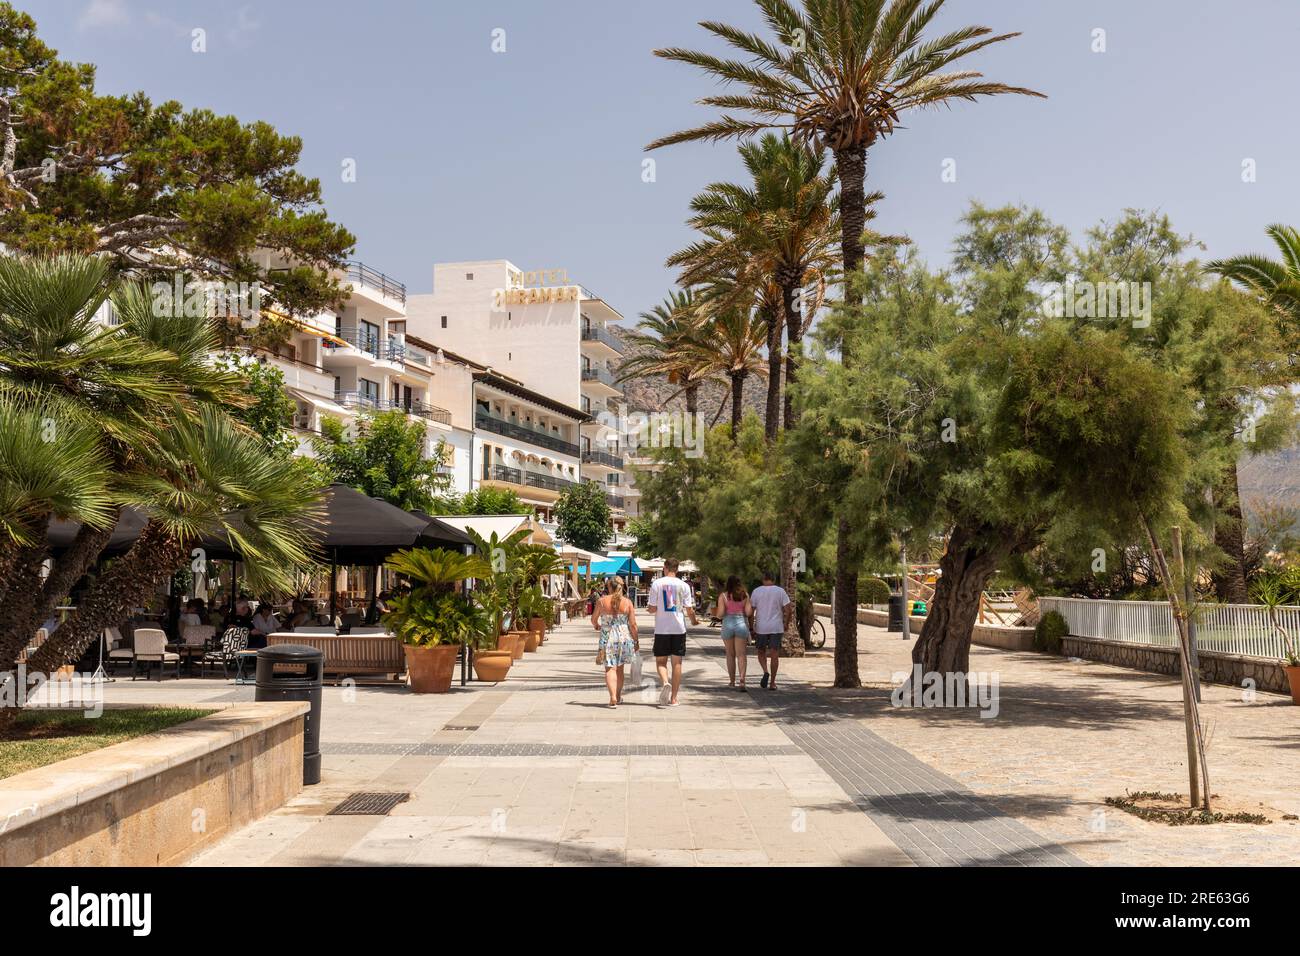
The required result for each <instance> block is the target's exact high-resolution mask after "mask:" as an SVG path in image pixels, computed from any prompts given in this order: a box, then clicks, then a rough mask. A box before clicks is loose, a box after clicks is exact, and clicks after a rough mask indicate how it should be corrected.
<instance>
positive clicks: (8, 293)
mask: <svg viewBox="0 0 1300 956" xmlns="http://www.w3.org/2000/svg"><path fill="white" fill-rule="evenodd" d="M110 291H112V285H111V281H110V276H109V272H108V267H107V265H106V264H105V263H104V262H103V261H101V260H98V259H93V258H87V257H77V256H61V257H54V258H17V257H6V258H3V259H0V400H3V401H5V402H9V403H14V404H16V405H19V406H22V407H31V408H37V409H42V410H43V414H45V415H47V416H48V419H49V423H52V424H53V426H54V428H55V430H56V433H58V434H59V435H60V436H61V437H59V438H58V439H57V441H56V446H57V448H58V450H59V452H61V453H64V454H65V466H66V467H67V468H68V469H69V470H70V473H71V472H72V471H75V470H78V469H81V468H83V467H84V461H83V458H84V456H83V455H82V454H81V452H79V451H78V444H77V441H76V440H74V439H76V436H78V435H85V434H89V435H91V436H92V439H91V443H92V445H93V446H94V448H95V453H96V454H97V455H100V456H102V458H103V460H104V462H105V463H106V465H107V472H108V475H107V479H106V481H105V485H104V488H103V489H102V491H101V492H99V493H97V494H99V495H101V496H102V500H101V501H100V502H99V503H98V510H96V511H89V510H86V511H85V513H84V515H83V517H84V518H85V520H83V521H82V524H81V528H80V530H79V531H78V533H77V535H76V537H75V538H74V540H73V542H72V544H71V546H70V547H68V548H67V549H65V550H64V552H63V553H62V554H60V555H51V554H50V552H49V549H48V547H47V545H46V541H45V535H44V533H43V530H44V524H45V523H46V522H48V520H49V519H50V517H72V518H77V515H76V514H75V513H73V509H70V508H67V506H66V505H63V504H59V503H58V502H57V500H55V499H54V498H53V497H49V498H47V499H46V500H44V501H41V500H40V496H35V499H34V500H35V501H36V506H35V507H34V508H28V510H27V512H26V514H25V516H24V518H23V521H24V523H25V526H26V528H27V529H28V531H29V532H31V531H33V530H39V531H40V532H42V533H40V534H39V536H35V535H33V534H31V533H27V534H25V535H15V534H13V532H12V530H11V533H10V542H9V544H8V546H7V547H6V549H4V550H7V551H8V554H7V556H6V557H4V559H3V560H0V575H3V577H0V592H3V593H4V594H5V597H6V600H5V608H6V619H5V621H4V622H3V624H2V625H0V658H3V661H4V663H5V664H7V663H8V662H10V661H13V660H14V659H15V655H16V654H17V653H18V652H19V651H20V650H21V648H22V647H23V646H24V645H25V644H26V643H27V642H28V641H29V640H30V637H31V635H32V633H33V632H34V630H35V628H36V627H37V626H39V623H40V622H41V621H43V620H45V619H46V618H47V617H48V616H50V614H51V613H52V612H53V608H54V606H55V604H56V603H57V602H58V600H59V599H60V598H62V597H63V596H65V595H66V594H67V593H68V591H69V590H70V589H71V587H72V586H73V585H74V584H75V583H76V582H77V581H78V580H80V579H81V578H82V577H83V575H84V574H85V572H86V571H87V570H88V569H89V568H90V566H91V565H92V564H93V563H94V562H95V561H96V559H97V558H98V557H99V556H100V554H101V553H102V551H103V548H104V546H105V545H106V543H107V541H108V538H109V535H110V534H111V532H112V529H113V527H114V524H115V523H116V521H117V519H118V517H119V515H120V511H121V509H122V508H123V507H124V506H127V505H130V506H132V507H135V508H137V509H139V510H140V511H142V512H143V513H144V514H145V515H147V516H148V518H149V523H148V525H147V526H146V528H145V529H144V531H143V532H142V533H141V535H140V536H139V538H138V539H137V540H136V541H135V543H134V544H133V546H132V547H131V549H130V551H129V552H128V553H127V554H126V555H124V556H122V557H121V558H120V559H118V560H117V561H115V562H114V564H113V566H112V568H111V569H110V570H109V571H108V572H106V573H105V574H103V575H101V576H100V577H99V578H98V580H97V582H96V583H95V585H94V586H93V587H92V588H91V590H90V592H89V593H88V594H87V596H86V597H85V599H84V600H82V601H81V603H80V606H79V608H78V610H77V611H76V612H75V613H74V614H73V615H72V616H70V617H69V618H68V620H67V621H65V623H64V624H63V625H62V626H61V627H60V628H59V631H58V632H57V633H56V634H55V635H54V637H52V638H51V639H50V640H48V641H47V642H46V643H45V644H44V645H42V646H41V648H40V650H39V651H38V652H37V653H36V655H34V656H33V658H32V660H31V662H30V665H31V667H33V668H37V669H41V670H46V671H53V670H55V669H57V668H58V667H59V666H61V665H62V664H64V663H66V662H67V661H69V660H75V659H76V658H77V657H78V656H79V655H80V654H81V653H82V652H84V651H85V649H86V648H87V647H88V646H89V645H90V644H91V642H92V641H93V640H95V638H96V637H97V636H98V634H99V633H100V631H101V630H102V628H103V627H104V626H107V625H112V624H116V623H118V622H119V621H120V620H121V619H122V618H123V617H124V616H125V615H126V613H127V611H128V610H129V608H130V607H132V606H135V605H138V604H140V603H142V601H143V600H144V599H145V598H147V597H149V596H150V595H152V594H153V593H155V591H156V589H157V588H158V587H159V585H160V584H161V583H162V582H164V581H165V580H166V579H167V577H168V576H169V575H170V574H172V573H173V572H174V571H175V569H176V568H177V567H179V566H180V565H181V564H182V563H183V561H184V559H185V558H186V557H187V556H188V550H189V547H190V546H191V545H192V544H193V543H195V542H197V541H198V540H199V539H200V538H202V537H203V536H205V535H209V534H211V535H219V536H221V537H224V538H226V539H228V540H230V541H232V542H233V543H235V544H237V545H238V546H239V547H240V548H241V550H243V551H244V552H245V556H246V558H247V567H248V570H249V573H250V575H251V576H252V579H254V580H259V579H260V580H261V581H264V582H268V583H270V582H275V581H279V580H282V579H283V578H284V576H285V575H286V574H287V573H288V569H289V568H290V567H291V566H292V565H294V564H301V563H306V562H307V560H308V559H309V554H308V547H309V545H310V535H311V523H312V504H313V502H314V501H315V500H316V498H317V497H318V490H317V488H316V487H315V483H314V482H313V481H311V480H310V479H309V478H308V475H307V472H306V471H305V469H303V468H302V466H301V463H297V462H291V461H283V460H282V461H278V462H271V461H270V459H271V458H273V457H274V456H269V455H267V453H266V447H265V445H264V443H263V442H262V440H261V439H260V438H259V437H258V436H256V435H254V434H253V433H252V432H251V431H249V430H248V429H247V428H246V427H245V426H243V425H240V424H238V423H237V422H235V421H234V420H233V419H232V418H231V417H230V416H229V415H228V413H227V411H226V409H227V408H229V407H240V406H242V405H244V404H247V403H248V401H250V399H249V398H248V396H246V395H245V394H244V393H243V392H242V390H241V385H240V379H239V377H238V376H237V375H234V374H232V373H230V372H228V371H226V370H223V369H220V368H218V367H215V366H214V365H213V364H212V363H211V362H210V361H209V354H210V352H211V349H212V347H213V345H214V344H215V336H214V334H213V331H212V328H211V325H210V324H209V323H206V322H202V321H196V320H195V319H194V318H185V317H173V316H172V315H170V314H155V313H154V310H153V308H152V301H151V298H150V296H149V294H148V292H147V290H146V289H145V288H144V287H141V286H127V287H124V288H121V289H119V290H117V291H116V293H115V294H114V295H113V305H114V310H115V312H116V313H117V315H118V316H119V318H120V320H121V321H120V324H119V325H117V326H116V327H112V328H104V327H102V326H101V325H100V324H99V323H98V322H97V321H96V320H95V313H96V311H97V310H98V309H99V307H100V306H101V305H102V304H103V302H104V301H105V299H106V298H107V297H108V295H109V293H110ZM47 424H48V423H47ZM65 445H66V447H65ZM29 452H30V453H31V454H32V455H33V456H36V457H38V458H39V457H40V456H42V455H43V454H44V449H42V448H38V447H35V446H33V447H32V448H30V449H29ZM0 480H3V482H4V483H3V486H0V500H4V501H15V500H16V499H15V493H16V489H18V488H20V485H19V484H16V483H15V482H14V481H13V480H11V478H10V477H9V476H0ZM65 509H66V512H65ZM236 511H240V512H241V513H240V514H239V517H238V518H234V517H232V515H233V513H234V512H236ZM78 520H80V519H78ZM46 560H50V561H51V570H50V572H49V574H48V575H47V576H46V577H45V578H44V580H43V581H42V580H41V579H40V577H39V576H35V577H34V576H33V574H34V572H35V571H36V570H37V569H39V567H40V566H41V564H42V563H44V562H45V561H46ZM0 666H3V664H0ZM0 719H5V718H4V715H2V714H0Z"/></svg>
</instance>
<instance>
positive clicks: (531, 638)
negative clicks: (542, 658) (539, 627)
mask: <svg viewBox="0 0 1300 956" xmlns="http://www.w3.org/2000/svg"><path fill="white" fill-rule="evenodd" d="M524 633H525V634H526V635H528V636H527V637H525V638H524V650H526V651H527V652H528V653H530V654H531V653H532V652H533V651H535V650H537V649H538V648H539V647H541V646H542V637H541V635H540V634H538V633H537V632H536V631H534V630H532V629H531V628H530V629H528V630H527V631H524Z"/></svg>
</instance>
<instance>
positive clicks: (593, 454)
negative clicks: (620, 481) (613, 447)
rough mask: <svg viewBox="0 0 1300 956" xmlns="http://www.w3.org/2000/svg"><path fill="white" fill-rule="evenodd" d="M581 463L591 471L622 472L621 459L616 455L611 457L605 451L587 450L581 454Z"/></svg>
mask: <svg viewBox="0 0 1300 956" xmlns="http://www.w3.org/2000/svg"><path fill="white" fill-rule="evenodd" d="M582 463H583V464H584V465H588V466H590V467H591V468H593V469H597V470H601V469H603V470H606V471H622V470H623V459H622V458H619V457H618V456H617V455H611V454H610V453H609V452H607V451H595V450H589V451H584V452H583V453H582Z"/></svg>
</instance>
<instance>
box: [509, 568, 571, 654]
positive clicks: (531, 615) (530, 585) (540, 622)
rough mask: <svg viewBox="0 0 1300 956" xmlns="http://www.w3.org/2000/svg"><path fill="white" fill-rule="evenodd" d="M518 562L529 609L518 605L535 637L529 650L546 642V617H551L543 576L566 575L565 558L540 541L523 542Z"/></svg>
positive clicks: (521, 617)
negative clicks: (537, 542)
mask: <svg viewBox="0 0 1300 956" xmlns="http://www.w3.org/2000/svg"><path fill="white" fill-rule="evenodd" d="M515 563H516V566H517V567H518V569H519V576H520V578H521V584H522V587H523V589H524V590H525V591H527V592H528V593H529V597H528V600H527V608H526V609H525V607H524V605H523V604H521V605H520V606H519V611H520V619H521V621H526V622H527V626H528V630H529V631H530V632H531V633H532V635H533V637H532V638H530V641H529V643H530V644H532V645H533V646H531V647H529V650H536V648H537V646H539V645H541V644H542V643H544V642H545V641H546V628H547V620H548V618H549V616H550V600H549V599H548V598H547V597H546V595H545V594H544V593H543V592H542V579H543V578H545V577H548V576H550V575H553V574H563V573H564V571H565V566H564V561H563V559H561V557H560V556H559V555H558V554H556V553H555V552H554V551H552V550H551V549H550V548H548V547H546V546H545V545H541V544H529V545H521V546H519V548H517V549H516V552H515Z"/></svg>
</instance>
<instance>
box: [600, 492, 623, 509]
mask: <svg viewBox="0 0 1300 956" xmlns="http://www.w3.org/2000/svg"><path fill="white" fill-rule="evenodd" d="M605 500H606V501H608V502H609V506H610V507H611V508H613V509H614V510H615V511H622V510H623V509H624V508H625V507H627V502H626V501H625V500H624V498H623V496H622V495H616V494H614V493H613V492H610V491H607V492H605Z"/></svg>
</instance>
